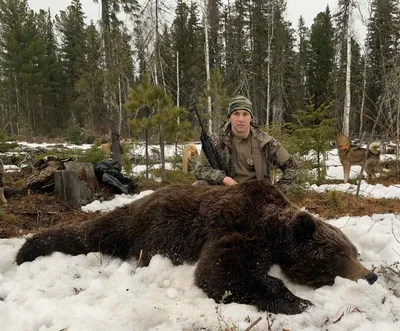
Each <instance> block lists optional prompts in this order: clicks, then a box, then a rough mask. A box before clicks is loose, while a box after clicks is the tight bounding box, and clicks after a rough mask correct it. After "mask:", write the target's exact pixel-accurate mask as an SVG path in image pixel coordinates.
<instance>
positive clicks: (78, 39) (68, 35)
mask: <svg viewBox="0 0 400 331" xmlns="http://www.w3.org/2000/svg"><path fill="white" fill-rule="evenodd" d="M94 2H95V3H98V5H99V8H100V9H101V20H100V21H99V22H94V21H90V23H89V24H87V23H85V22H86V21H85V18H86V14H85V13H84V12H83V10H82V4H81V2H80V0H71V3H70V5H69V6H68V7H67V8H65V10H63V11H60V12H59V13H51V12H50V11H49V10H40V11H39V12H35V11H33V10H31V9H30V8H29V5H28V2H27V0H0V133H1V134H2V135H3V136H5V137H24V138H25V139H28V138H33V137H46V138H48V139H51V138H57V137H62V138H66V139H67V140H69V141H73V142H86V141H90V140H93V139H94V138H95V137H106V139H110V134H111V135H112V136H111V139H113V137H118V138H119V136H123V137H131V138H133V139H135V140H143V139H149V140H150V141H153V142H154V141H156V142H157V141H159V140H160V139H162V140H164V141H166V142H176V140H177V139H178V140H180V141H187V140H191V139H197V138H198V131H196V130H193V126H194V127H196V128H197V127H198V121H197V119H196V116H194V115H193V113H191V112H190V111H189V110H190V109H191V107H193V105H197V106H198V108H199V109H200V110H201V111H202V112H203V114H204V118H205V119H206V120H207V123H208V128H209V130H210V131H215V130H217V129H218V128H219V126H220V125H221V123H222V122H223V121H224V120H226V110H227V104H228V102H229V98H230V97H231V96H233V95H237V94H243V95H245V96H247V97H249V98H250V99H251V100H252V102H253V108H254V109H255V117H256V122H257V124H258V125H259V126H261V127H264V128H266V130H273V132H275V133H280V132H282V130H286V131H288V132H293V130H296V129H297V127H299V126H301V127H308V126H315V125H317V126H318V125H319V124H320V123H321V122H322V121H324V120H326V119H328V120H331V124H332V130H333V131H335V132H336V131H337V132H344V133H345V134H347V135H348V136H351V137H352V138H356V137H359V136H360V135H362V134H367V135H371V136H375V137H379V139H382V138H384V139H389V140H398V138H399V122H400V92H399V91H400V89H399V79H400V76H399V70H400V66H399V49H400V46H399V38H400V21H399V20H400V16H399V9H400V1H399V0H371V1H369V0H365V1H354V0H338V10H337V11H336V12H332V10H331V9H330V8H329V7H328V6H327V7H326V9H325V10H324V11H322V12H320V13H318V14H317V16H316V17H315V18H314V21H313V23H312V25H311V27H310V28H308V27H307V26H306V25H305V22H304V19H303V18H302V17H301V16H300V17H299V18H298V21H297V22H289V21H288V20H286V19H285V17H286V16H285V11H286V6H287V4H286V1H285V0H252V1H250V0H240V1H239V0H238V1H230V2H228V3H223V2H221V1H219V0H208V1H207V0H205V1H204V2H184V1H182V0H178V1H177V2H176V4H175V6H174V11H172V12H171V11H168V9H167V5H166V4H165V3H164V2H163V1H161V0H153V1H148V2H146V3H145V4H142V5H139V3H138V2H137V1H136V0H94ZM361 6H362V7H363V8H368V10H367V14H368V15H364V16H362V17H363V22H362V23H363V24H364V25H365V26H366V28H367V34H366V38H365V40H357V39H356V38H355V37H354V35H355V34H354V24H353V22H354V19H353V17H355V15H356V14H357V13H358V12H359V11H360V10H361V9H360V8H361ZM122 14H124V15H125V16H124V17H128V19H125V18H122ZM316 114H318V115H316ZM293 125H295V127H293ZM177 132H179V133H180V134H179V135H177ZM177 136H179V137H177ZM146 137H147V138H146Z"/></svg>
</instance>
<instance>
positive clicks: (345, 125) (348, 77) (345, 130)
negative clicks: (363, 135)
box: [343, 0, 353, 137]
mask: <svg viewBox="0 0 400 331" xmlns="http://www.w3.org/2000/svg"><path fill="white" fill-rule="evenodd" d="M352 6H353V4H352V1H351V0H350V2H349V9H348V16H347V60H346V62H347V63H346V96H345V99H344V115H343V134H344V135H346V136H347V137H349V131H350V130H349V126H350V102H351V86H350V84H351V35H350V24H351V11H352Z"/></svg>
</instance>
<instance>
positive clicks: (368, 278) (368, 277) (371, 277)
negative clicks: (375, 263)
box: [364, 271, 378, 285]
mask: <svg viewBox="0 0 400 331" xmlns="http://www.w3.org/2000/svg"><path fill="white" fill-rule="evenodd" d="M364 279H365V280H366V281H367V282H368V283H369V284H370V285H372V284H373V283H375V282H376V280H377V279H378V275H377V274H376V273H374V272H372V271H370V272H369V273H368V274H367V275H366V276H365V278H364Z"/></svg>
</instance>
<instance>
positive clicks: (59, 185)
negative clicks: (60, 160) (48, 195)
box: [54, 169, 81, 210]
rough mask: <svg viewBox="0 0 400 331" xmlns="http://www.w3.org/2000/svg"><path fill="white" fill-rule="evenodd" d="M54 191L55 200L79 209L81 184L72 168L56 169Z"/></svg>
mask: <svg viewBox="0 0 400 331" xmlns="http://www.w3.org/2000/svg"><path fill="white" fill-rule="evenodd" d="M54 184H55V186H54V193H55V196H56V199H57V201H59V202H61V203H62V204H63V205H65V206H67V207H69V208H72V209H76V210H80V209H81V186H80V180H79V177H78V175H77V174H76V172H75V171H74V170H69V169H66V170H58V171H56V172H55V173H54Z"/></svg>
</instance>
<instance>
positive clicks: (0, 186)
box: [0, 159, 7, 205]
mask: <svg viewBox="0 0 400 331" xmlns="http://www.w3.org/2000/svg"><path fill="white" fill-rule="evenodd" d="M0 200H1V202H2V203H3V204H4V205H6V204H7V200H6V198H5V196H4V163H3V160H2V159H0Z"/></svg>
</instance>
